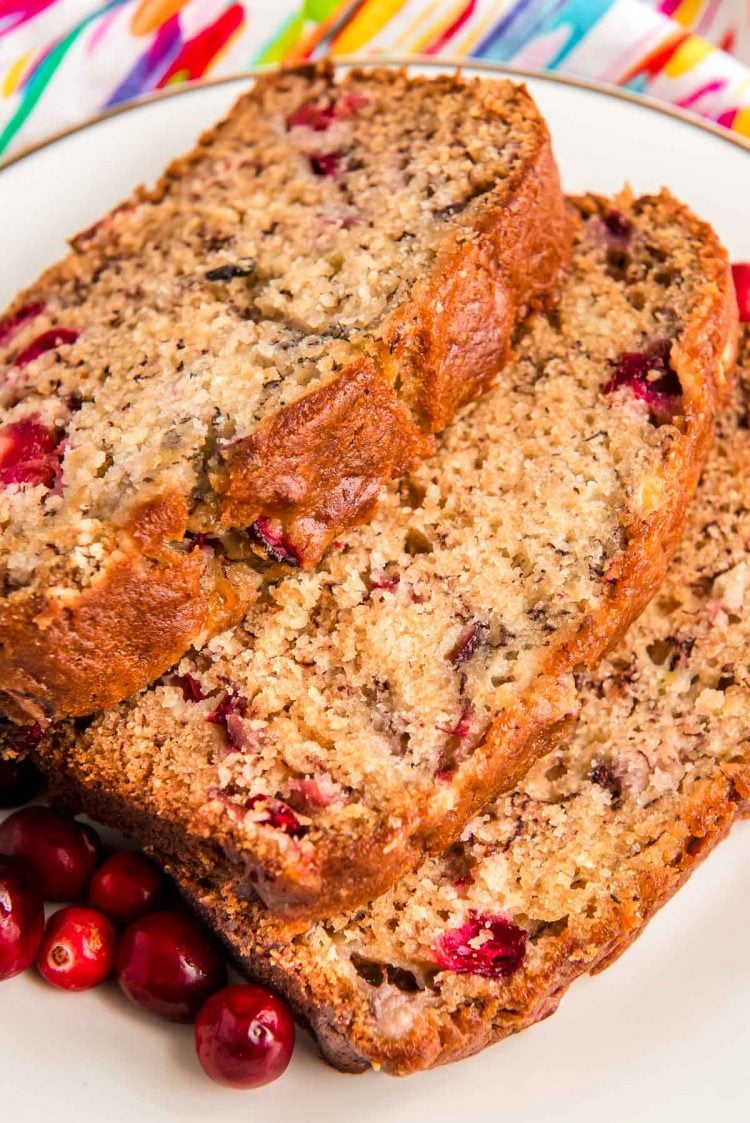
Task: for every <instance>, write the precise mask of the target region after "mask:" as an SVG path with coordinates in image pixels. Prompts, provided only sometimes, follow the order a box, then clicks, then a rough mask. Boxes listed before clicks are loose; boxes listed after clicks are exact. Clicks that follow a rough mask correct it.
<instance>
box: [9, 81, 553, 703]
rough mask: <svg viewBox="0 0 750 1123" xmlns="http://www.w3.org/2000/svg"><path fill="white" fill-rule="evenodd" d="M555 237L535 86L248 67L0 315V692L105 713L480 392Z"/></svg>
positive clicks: (534, 302)
mask: <svg viewBox="0 0 750 1123" xmlns="http://www.w3.org/2000/svg"><path fill="white" fill-rule="evenodd" d="M570 242H571V223H570V220H569V217H568V215H567V213H566V210H565V203H564V199H563V196H562V194H561V191H560V185H559V180H558V175H557V169H556V167H555V163H554V159H553V156H552V151H551V147H550V140H549V135H548V132H547V129H546V126H545V124H544V121H543V120H542V118H541V117H540V115H539V113H538V111H537V109H536V107H535V105H534V103H533V102H532V100H531V98H530V97H529V95H528V94H527V93H526V91H525V89H524V88H523V87H521V86H517V85H515V84H513V83H510V82H507V81H492V82H480V81H476V80H464V79H462V78H461V77H460V76H458V75H456V76H453V77H439V78H436V79H422V78H414V79H410V78H409V77H408V76H407V75H406V74H405V73H399V72H395V71H385V70H376V71H371V72H352V73H349V74H347V75H346V76H345V77H343V78H342V80H341V82H340V83H338V82H336V81H335V80H334V73H333V70H332V68H331V67H330V66H328V65H321V66H319V67H308V68H303V69H301V70H296V71H289V72H282V73H281V74H277V75H274V76H272V77H268V78H264V79H262V80H260V81H259V82H258V83H257V84H256V85H255V86H254V88H253V89H252V90H251V92H250V93H248V94H247V95H246V96H245V97H243V98H242V99H241V100H240V101H239V103H238V104H237V106H236V107H235V108H234V110H233V111H232V112H231V113H230V114H229V116H228V117H227V119H226V120H225V121H224V122H223V123H222V124H220V125H218V126H217V127H216V128H215V129H214V130H212V131H211V132H210V133H208V134H207V135H206V136H204V137H203V138H202V140H201V141H200V143H199V144H198V146H197V148H196V149H195V150H194V151H193V152H192V153H191V154H190V155H188V156H186V157H185V158H184V159H181V160H178V161H177V162H176V163H174V164H173V165H172V166H171V167H170V168H169V170H168V171H167V172H166V174H165V176H164V177H163V179H162V180H161V182H160V183H159V184H158V185H157V186H156V188H155V189H154V190H152V191H145V190H143V189H141V190H139V191H137V192H136V193H135V194H134V195H133V196H132V197H131V199H130V200H128V201H127V202H126V203H123V204H122V205H121V206H120V207H118V208H117V209H116V210H114V211H113V212H112V213H111V214H110V215H109V216H108V217H106V218H105V219H103V220H102V222H100V223H98V224H97V225H96V226H94V227H93V228H92V229H91V230H88V231H86V232H84V233H82V234H80V235H79V236H78V237H77V238H76V239H75V240H74V242H73V249H72V252H71V253H70V255H69V256H68V257H67V258H66V259H65V260H64V261H63V262H62V263H60V264H59V265H57V266H55V267H53V268H52V269H50V270H48V271H47V272H46V273H45V274H44V275H43V276H42V277H41V279H40V280H39V281H38V282H37V283H36V284H35V285H34V286H33V287H32V288H31V289H29V290H28V291H26V292H25V293H23V294H22V295H21V296H19V297H18V299H17V300H16V301H15V303H14V304H13V305H12V307H11V309H10V310H9V312H8V314H7V315H6V316H5V318H3V319H2V320H0V369H2V371H3V374H2V380H1V381H0V705H4V707H5V710H6V712H8V713H10V714H11V715H12V716H15V717H16V718H24V719H25V720H27V721H28V720H29V719H32V720H35V721H44V720H49V719H54V718H59V717H62V716H65V715H71V714H72V715H77V714H82V713H87V712H91V711H92V710H94V709H97V708H99V707H103V706H105V705H109V704H111V703H113V702H115V701H118V700H119V699H121V698H123V697H126V696H127V695H129V694H131V693H133V691H135V690H137V689H139V688H140V687H142V686H144V685H145V684H146V683H147V682H149V681H151V680H152V679H153V678H154V677H156V676H157V675H159V674H161V673H162V672H163V671H164V670H165V669H166V668H167V667H168V666H170V665H171V664H172V663H173V662H174V661H175V659H178V658H179V657H180V656H181V655H182V654H183V652H185V651H186V650H187V649H188V648H189V647H190V646H191V645H195V646H200V644H201V643H202V642H204V641H205V639H206V638H207V637H208V636H210V635H212V634H215V633H216V632H217V631H219V630H220V629H221V628H223V627H226V626H228V625H229V624H231V623H233V622H235V621H237V620H239V619H240V618H241V617H242V615H243V614H244V611H245V609H246V608H247V606H248V604H249V603H251V602H252V600H253V599H254V598H255V597H256V596H257V594H258V590H259V588H260V586H261V584H262V582H263V579H264V577H265V576H266V575H267V573H266V571H267V568H268V564H269V562H270V563H272V565H273V564H276V563H286V564H291V565H301V566H312V565H313V564H314V563H315V562H316V561H317V560H318V558H319V557H320V555H321V553H322V551H323V549H324V547H325V546H326V545H327V543H328V542H329V541H330V540H331V539H332V538H333V537H335V536H336V535H337V534H340V533H341V532H343V531H345V530H347V529H348V528H350V527H352V526H354V525H356V524H358V523H360V522H362V521H365V520H366V519H367V518H368V517H369V515H370V513H371V511H372V508H373V506H374V503H375V500H376V497H377V493H378V489H379V487H380V485H381V484H382V482H383V481H385V480H388V479H390V478H391V477H392V476H397V475H399V474H401V473H402V472H403V471H404V470H405V469H406V468H407V467H408V466H410V465H411V464H412V463H413V462H414V461H415V460H416V459H418V458H419V457H420V456H423V455H425V454H430V453H431V452H432V450H433V439H432V433H434V432H436V431H438V430H440V429H442V428H443V427H444V426H445V424H446V423H447V422H448V421H449V420H450V418H451V417H452V416H453V414H454V413H455V411H456V410H457V409H458V408H459V407H460V406H461V405H463V404H464V403H465V402H467V401H469V400H471V399H472V398H474V397H476V396H477V395H479V394H480V393H481V392H482V391H483V390H485V389H486V388H487V387H489V386H490V385H492V384H493V383H494V382H495V381H496V379H497V377H498V374H499V371H500V370H501V368H502V367H503V365H504V363H505V362H506V360H507V358H508V354H509V340H510V334H511V331H512V329H513V327H514V325H515V323H516V322H517V321H518V320H519V318H521V317H522V316H523V315H524V314H525V313H526V311H527V310H528V309H529V308H533V307H537V306H540V305H542V304H544V303H549V302H550V301H551V300H552V299H553V298H554V296H555V293H556V290H557V289H558V286H559V283H560V280H561V277H562V275H563V272H564V269H565V267H566V266H567V263H568V261H569V258H570Z"/></svg>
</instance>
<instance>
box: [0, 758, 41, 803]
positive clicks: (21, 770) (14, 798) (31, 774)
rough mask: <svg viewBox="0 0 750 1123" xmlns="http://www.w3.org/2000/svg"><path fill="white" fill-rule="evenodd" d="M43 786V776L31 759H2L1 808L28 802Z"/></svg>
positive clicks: (0, 769)
mask: <svg viewBox="0 0 750 1123" xmlns="http://www.w3.org/2000/svg"><path fill="white" fill-rule="evenodd" d="M41 786H42V777H41V775H40V774H39V772H38V771H37V769H36V768H35V767H34V765H33V764H32V763H31V761H30V760H28V759H26V758H24V759H23V760H0V808H3V809H5V808H8V807H20V806H21V805H22V804H24V803H28V802H29V800H30V799H33V798H34V796H35V795H36V794H37V792H38V791H39V789H40V788H41Z"/></svg>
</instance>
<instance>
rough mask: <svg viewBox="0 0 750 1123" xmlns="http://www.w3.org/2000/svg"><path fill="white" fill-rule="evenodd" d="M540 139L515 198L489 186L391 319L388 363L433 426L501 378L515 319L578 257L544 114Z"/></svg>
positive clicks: (541, 302) (551, 292) (549, 291)
mask: <svg viewBox="0 0 750 1123" xmlns="http://www.w3.org/2000/svg"><path fill="white" fill-rule="evenodd" d="M530 104H531V103H530ZM538 144H539V147H538V151H537V156H536V159H535V160H534V161H529V162H528V164H527V165H525V166H524V167H523V168H522V169H520V171H519V173H518V176H517V179H516V181H515V182H513V183H512V184H510V185H508V184H506V185H505V188H506V190H508V189H509V190H510V193H511V195H510V201H509V203H508V205H507V206H505V207H503V208H502V209H500V208H498V207H496V206H495V207H493V205H492V201H491V196H490V198H489V199H488V201H487V204H486V205H485V206H483V208H482V210H481V211H480V212H479V214H478V215H477V216H476V217H475V218H474V220H473V221H472V223H471V224H470V225H469V224H467V226H466V229H465V231H464V235H463V239H464V240H463V241H461V235H459V238H457V242H458V244H457V245H451V246H449V247H446V248H445V249H444V250H443V252H442V253H441V254H440V255H439V257H438V259H437V261H436V262H435V266H434V268H433V270H432V272H431V274H430V276H429V277H425V278H424V279H422V280H421V281H419V282H417V284H416V285H415V286H414V288H413V290H412V292H411V294H410V299H409V300H408V301H406V302H405V303H404V304H403V305H402V306H401V307H400V308H398V309H396V310H395V312H393V313H392V314H391V315H390V316H389V317H388V320H387V322H386V324H385V325H384V330H383V339H384V343H385V345H386V356H384V358H383V362H384V366H385V369H386V371H387V373H388V375H389V377H390V378H391V379H392V380H393V381H394V382H395V383H396V384H397V385H399V384H400V385H401V386H402V394H403V397H404V399H405V400H406V401H407V402H409V404H410V405H411V407H412V409H413V410H414V412H415V415H416V417H417V419H418V421H419V422H420V424H421V425H422V426H423V427H424V428H425V429H426V430H427V431H428V432H431V433H438V432H440V430H441V429H443V428H444V427H445V426H446V425H447V424H448V422H449V421H450V420H451V418H452V417H453V416H454V415H455V413H456V411H457V410H458V409H459V408H460V407H461V406H462V405H465V404H466V403H467V402H470V401H472V400H473V399H474V398H476V397H478V396H479V395H480V394H482V393H484V392H485V391H486V390H488V389H489V388H490V387H491V386H492V385H494V384H495V383H496V382H497V379H498V376H499V374H500V372H501V370H502V369H503V367H504V366H505V364H506V363H507V362H508V360H509V358H510V357H511V349H510V339H511V335H512V332H513V328H514V325H515V324H516V323H518V321H519V320H520V319H523V317H524V316H525V315H526V313H527V312H529V311H531V310H534V309H539V308H543V307H545V306H546V305H548V304H550V303H551V301H552V300H553V299H554V297H555V295H556V291H557V287H558V285H559V282H560V280H561V278H562V276H563V274H564V271H565V270H566V268H567V266H568V264H569V261H570V254H569V246H570V244H571V235H572V230H573V224H574V218H573V215H572V213H571V212H570V211H568V210H567V208H566V205H565V202H564V200H563V196H562V189H561V187H560V177H559V173H558V171H557V165H556V164H555V160H554V157H553V155H552V146H551V142H550V138H549V134H548V133H547V131H546V128H543V126H542V124H541V122H540V126H539V138H538ZM388 356H390V357H388Z"/></svg>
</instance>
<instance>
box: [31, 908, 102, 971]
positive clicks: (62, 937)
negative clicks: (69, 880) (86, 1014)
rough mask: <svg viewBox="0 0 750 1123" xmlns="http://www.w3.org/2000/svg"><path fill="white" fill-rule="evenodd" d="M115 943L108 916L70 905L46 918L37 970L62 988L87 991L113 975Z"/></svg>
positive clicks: (94, 910) (37, 959)
mask: <svg viewBox="0 0 750 1123" xmlns="http://www.w3.org/2000/svg"><path fill="white" fill-rule="evenodd" d="M116 945H117V934H116V932H115V928H114V925H113V924H112V921H111V920H110V919H109V917H107V916H105V915H104V913H103V912H99V910H98V909H89V908H83V907H81V906H78V905H71V906H70V907H69V908H66V909H60V910H59V912H56V913H53V915H52V916H51V917H50V918H49V920H48V921H47V927H46V929H45V931H44V938H43V939H42V943H41V947H40V948H39V952H38V954H37V957H36V965H37V970H38V971H39V974H40V975H41V976H42V978H44V979H46V980H47V982H48V983H52V986H55V987H60V989H61V990H90V989H91V987H98V986H99V984H100V983H103V982H104V980H105V979H106V978H108V977H109V975H111V974H112V968H113V966H114V962H115V947H116Z"/></svg>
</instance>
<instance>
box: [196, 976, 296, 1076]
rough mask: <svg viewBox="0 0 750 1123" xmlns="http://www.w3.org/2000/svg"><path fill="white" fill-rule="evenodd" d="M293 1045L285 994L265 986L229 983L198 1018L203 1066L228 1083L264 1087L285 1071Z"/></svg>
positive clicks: (199, 1049) (197, 1048) (197, 1037)
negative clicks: (282, 994) (277, 993)
mask: <svg viewBox="0 0 750 1123" xmlns="http://www.w3.org/2000/svg"><path fill="white" fill-rule="evenodd" d="M293 1049H294V1022H293V1021H292V1015H291V1014H290V1013H289V1010H288V1008H287V1006H286V1004H285V1003H284V1002H282V1001H281V999H280V998H277V997H276V996H275V995H273V994H271V993H270V991H267V990H264V989H263V987H257V986H250V985H243V986H232V987H225V988H224V990H220V991H219V992H218V994H214V995H212V996H211V998H209V1000H208V1002H206V1003H205V1005H204V1006H203V1008H202V1009H201V1011H200V1013H199V1014H198V1017H197V1019H196V1022H195V1050H196V1052H197V1054H198V1060H199V1061H200V1063H201V1066H202V1067H203V1071H204V1072H205V1073H206V1075H207V1076H210V1077H211V1079H212V1080H215V1081H216V1083H217V1084H224V1085H226V1086H227V1087H229V1088H260V1086H261V1085H262V1084H270V1083H271V1081H272V1080H276V1079H277V1077H279V1076H281V1074H282V1072H284V1070H285V1069H286V1067H287V1065H288V1064H289V1061H290V1060H291V1056H292V1050H293Z"/></svg>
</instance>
